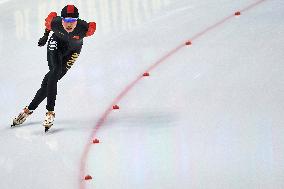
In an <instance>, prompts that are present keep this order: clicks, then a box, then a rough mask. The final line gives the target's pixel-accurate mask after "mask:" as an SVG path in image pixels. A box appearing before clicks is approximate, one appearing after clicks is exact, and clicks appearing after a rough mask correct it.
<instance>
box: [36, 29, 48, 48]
mask: <svg viewBox="0 0 284 189" xmlns="http://www.w3.org/2000/svg"><path fill="white" fill-rule="evenodd" d="M49 32H50V31H49V30H48V29H45V32H44V35H43V37H42V38H40V39H39V40H38V46H40V47H42V46H44V45H45V44H46V42H47V40H48V36H49Z"/></svg>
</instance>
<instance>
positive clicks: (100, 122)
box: [79, 0, 266, 189]
mask: <svg viewBox="0 0 284 189" xmlns="http://www.w3.org/2000/svg"><path fill="white" fill-rule="evenodd" d="M264 1H266V0H259V1H256V2H255V3H253V4H251V5H249V6H247V7H245V8H244V9H242V10H241V13H242V12H245V11H248V10H250V9H252V8H254V7H255V6H257V5H259V4H260V3H263V2H264ZM233 17H235V15H234V13H232V15H229V16H227V17H225V18H223V19H222V20H220V21H219V22H217V23H215V24H213V25H211V26H209V27H207V28H205V29H204V30H202V31H201V32H199V33H197V34H195V35H194V36H193V37H192V38H191V40H190V41H191V42H192V41H194V40H196V39H198V38H199V37H201V36H203V35H204V34H206V33H208V32H209V31H211V30H213V29H215V28H216V27H218V26H220V25H222V24H224V23H225V22H226V21H228V20H230V19H231V18H233ZM185 46H186V45H185V42H184V43H183V44H181V45H179V46H177V47H176V48H174V49H173V50H171V51H170V52H168V53H167V54H166V55H164V56H163V57H162V58H160V59H159V60H158V61H157V62H155V63H154V64H153V65H152V66H150V67H149V68H148V69H147V70H146V71H147V72H150V71H152V70H154V69H155V68H156V67H157V66H158V65H160V64H161V63H164V62H165V61H166V60H167V59H168V58H169V57H171V56H172V55H174V54H175V53H176V52H178V51H179V50H180V49H181V48H182V47H185ZM144 72H145V71H144ZM144 72H143V73H144ZM143 73H141V74H140V76H139V77H137V79H136V80H134V81H133V82H132V83H130V84H129V85H127V86H126V87H125V89H124V90H123V91H122V92H121V93H120V94H119V95H118V96H117V97H116V98H115V99H114V100H113V102H112V103H111V104H110V106H109V108H108V109H107V110H105V112H104V114H103V115H102V116H101V118H100V119H99V120H98V122H97V123H96V125H95V127H94V130H93V132H92V133H91V135H90V138H89V139H88V143H87V144H86V146H85V148H84V151H83V154H82V157H81V161H80V179H79V182H80V184H79V185H80V186H79V188H80V189H85V188H86V186H85V182H86V181H85V180H84V177H85V174H87V173H86V161H87V157H88V154H89V152H90V149H91V146H92V145H94V144H93V143H92V140H93V139H94V138H95V136H96V134H97V131H98V130H99V129H100V127H101V126H102V125H103V124H104V122H105V120H106V119H107V117H108V116H109V114H110V113H111V111H112V107H113V105H115V104H118V102H119V101H120V100H121V99H122V98H123V97H124V96H125V95H126V94H127V93H128V92H129V91H130V90H131V89H132V88H133V87H134V86H135V85H136V84H137V83H138V81H140V80H141V79H142V78H143Z"/></svg>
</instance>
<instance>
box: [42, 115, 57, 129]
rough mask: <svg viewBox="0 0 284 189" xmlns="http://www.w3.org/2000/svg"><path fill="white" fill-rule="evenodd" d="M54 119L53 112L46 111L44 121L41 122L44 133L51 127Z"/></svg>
mask: <svg viewBox="0 0 284 189" xmlns="http://www.w3.org/2000/svg"><path fill="white" fill-rule="evenodd" d="M54 118H55V113H54V112H53V111H48V112H46V114H45V120H44V122H43V126H44V127H45V132H47V131H48V130H49V129H50V127H51V126H52V125H53V121H54Z"/></svg>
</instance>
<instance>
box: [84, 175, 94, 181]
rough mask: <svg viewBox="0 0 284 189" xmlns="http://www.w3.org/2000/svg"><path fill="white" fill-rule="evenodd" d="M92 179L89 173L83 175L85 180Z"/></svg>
mask: <svg viewBox="0 0 284 189" xmlns="http://www.w3.org/2000/svg"><path fill="white" fill-rule="evenodd" d="M92 179H93V177H92V176H91V175H87V176H85V180H92Z"/></svg>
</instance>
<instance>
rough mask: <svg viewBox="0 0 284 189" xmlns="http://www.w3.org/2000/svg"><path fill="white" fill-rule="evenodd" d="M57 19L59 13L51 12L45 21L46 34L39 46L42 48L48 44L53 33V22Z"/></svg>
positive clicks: (40, 40)
mask: <svg viewBox="0 0 284 189" xmlns="http://www.w3.org/2000/svg"><path fill="white" fill-rule="evenodd" d="M55 17H57V13H56V12H51V13H49V15H48V16H47V18H46V19H45V27H46V28H45V32H44V35H43V37H42V38H40V39H39V41H38V46H40V47H42V46H44V45H45V44H46V42H47V40H48V36H49V33H50V31H51V22H52V20H53V19H54V18H55Z"/></svg>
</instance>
